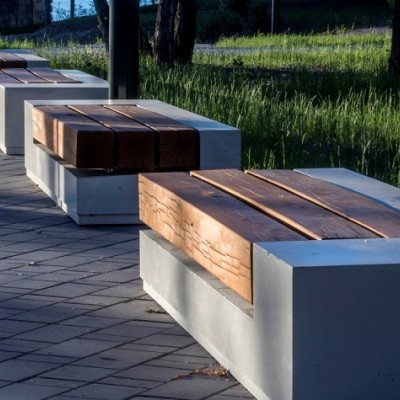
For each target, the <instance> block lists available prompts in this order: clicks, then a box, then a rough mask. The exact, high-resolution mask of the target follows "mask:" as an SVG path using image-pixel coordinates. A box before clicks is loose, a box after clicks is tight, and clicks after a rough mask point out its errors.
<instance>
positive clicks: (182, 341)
mask: <svg viewBox="0 0 400 400" xmlns="http://www.w3.org/2000/svg"><path fill="white" fill-rule="evenodd" d="M194 342H195V340H194V339H193V338H192V337H191V336H189V335H186V336H182V335H164V334H160V333H157V334H155V335H151V336H147V337H145V338H143V339H139V340H136V341H135V343H136V344H142V343H143V344H147V345H158V346H168V347H185V346H188V345H190V344H192V343H194Z"/></svg>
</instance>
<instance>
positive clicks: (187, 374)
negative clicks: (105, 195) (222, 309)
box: [0, 153, 253, 400]
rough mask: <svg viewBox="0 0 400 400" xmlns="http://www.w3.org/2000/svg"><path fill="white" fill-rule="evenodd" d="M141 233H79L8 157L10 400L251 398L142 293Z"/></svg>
mask: <svg viewBox="0 0 400 400" xmlns="http://www.w3.org/2000/svg"><path fill="white" fill-rule="evenodd" d="M141 228H144V227H143V226H116V225H108V226H91V227H87V226H86V227H85V226H78V225H76V224H75V222H73V221H72V220H71V219H70V218H69V217H68V216H67V215H66V214H65V213H64V212H63V211H62V210H61V209H60V208H59V207H57V206H55V204H54V203H53V201H52V200H51V199H49V198H48V197H47V195H45V194H44V193H43V192H41V191H40V190H39V189H38V188H37V186H36V185H35V184H34V183H32V182H31V181H30V180H29V179H28V178H27V177H26V175H25V168H24V162H23V158H22V157H21V156H7V155H4V154H2V153H0V399H2V400H14V399H16V400H24V399H27V400H44V399H52V400H56V399H57V400H73V399H77V398H79V399H86V400H125V399H127V400H128V399H133V398H135V399H148V400H151V399H153V400H156V399H175V400H177V399H182V400H184V399H188V400H189V399H190V400H194V399H211V400H228V399H233V400H235V399H238V398H247V399H249V398H253V397H252V396H251V395H250V394H249V393H248V392H247V391H246V390H245V389H244V388H243V386H241V385H240V384H239V383H238V382H237V381H236V380H235V379H234V378H233V377H232V376H231V375H230V374H229V373H226V372H225V371H224V370H223V369H222V368H221V366H220V365H219V364H218V363H217V362H216V361H215V359H214V358H212V357H211V356H210V355H209V354H208V353H207V352H206V351H205V350H204V349H203V348H202V347H201V346H200V345H199V344H198V343H197V342H196V341H195V340H194V339H193V338H192V337H191V336H189V335H188V334H187V333H186V332H185V331H184V330H183V329H182V328H181V327H180V326H179V325H177V323H176V322H175V321H174V320H173V319H172V318H171V317H170V316H169V315H168V314H166V313H165V311H164V310H163V309H161V307H160V306H159V305H157V303H155V302H154V301H153V300H152V299H151V298H150V297H149V296H148V295H147V294H146V293H145V292H144V291H143V287H142V281H141V279H140V277H139V243H138V237H139V230H140V229H141Z"/></svg>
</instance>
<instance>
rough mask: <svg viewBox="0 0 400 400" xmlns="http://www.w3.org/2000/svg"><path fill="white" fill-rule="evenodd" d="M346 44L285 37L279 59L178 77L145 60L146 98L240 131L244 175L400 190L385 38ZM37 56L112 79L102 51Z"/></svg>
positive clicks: (206, 60) (216, 66)
mask: <svg viewBox="0 0 400 400" xmlns="http://www.w3.org/2000/svg"><path fill="white" fill-rule="evenodd" d="M335 36H338V35H335ZM341 36H342V37H340V38H338V37H334V38H333V39H332V38H329V44H326V45H324V44H323V43H322V42H321V41H319V39H318V37H317V39H316V41H315V44H314V45H313V41H312V37H311V36H310V37H308V38H307V40H308V42H307V45H305V44H304V43H305V42H303V39H304V37H303V36H297V37H296V36H294V35H293V37H288V35H279V36H277V37H274V38H273V41H274V43H275V44H274V46H277V47H279V48H281V49H282V50H280V51H278V52H269V53H268V52H266V53H265V54H264V53H263V54H258V53H256V54H250V55H246V54H244V55H241V56H238V55H237V54H234V55H227V56H220V55H219V56H218V55H209V54H208V55H204V54H196V56H195V64H194V65H192V66H188V67H177V68H175V69H174V70H170V69H167V68H160V67H158V66H156V65H155V64H154V63H153V61H152V60H151V59H150V58H147V57H143V58H142V61H141V97H142V98H157V99H160V100H163V101H166V102H168V103H171V104H174V105H176V106H179V107H182V108H185V109H188V110H190V111H192V112H195V113H198V114H201V115H204V116H207V117H209V118H212V119H216V120H219V121H221V122H224V123H226V124H229V125H233V126H237V127H239V128H240V129H241V130H242V149H243V154H242V164H243V168H254V167H257V168H300V167H346V168H350V169H352V170H355V171H359V172H361V173H364V174H367V175H369V176H372V177H376V178H379V179H382V180H384V181H386V182H388V183H391V184H394V185H397V186H399V187H400V132H399V127H400V104H399V94H398V91H397V90H396V89H391V82H390V81H389V79H388V77H387V74H386V63H387V58H388V49H389V38H388V37H386V36H385V35H384V36H383V37H380V38H379V39H376V40H375V38H371V39H368V40H371V41H372V42H371V41H369V42H368V41H367V42H366V43H360V42H357V41H358V40H360V41H362V40H367V39H366V38H364V39H356V38H354V39H353V38H349V42H348V41H347V39H346V38H347V37H348V36H347V35H341ZM279 40H281V41H279ZM332 40H335V41H336V42H335V44H333V42H332ZM289 41H290V42H291V43H290V44H289V43H288V42H289ZM327 41H328V39H327ZM296 43H298V44H296ZM327 43H328V42H327ZM40 54H41V55H42V56H46V57H48V58H49V59H50V60H51V63H52V66H53V67H54V68H77V69H81V70H84V71H86V72H89V73H91V74H95V75H98V76H100V77H103V78H106V76H107V62H108V60H107V55H106V54H105V53H104V52H103V51H102V50H98V49H96V50H93V49H91V48H87V49H85V50H83V51H82V50H78V49H72V50H71V51H70V52H68V53H65V52H58V51H55V49H53V48H51V47H48V48H47V49H46V48H44V49H41V50H40ZM234 57H236V61H234V60H235V58H234ZM238 57H242V58H241V59H240V58H238ZM241 60H242V61H241Z"/></svg>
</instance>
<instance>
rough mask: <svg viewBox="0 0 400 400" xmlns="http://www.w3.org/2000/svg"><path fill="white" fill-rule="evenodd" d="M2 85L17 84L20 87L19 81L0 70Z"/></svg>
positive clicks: (0, 82)
mask: <svg viewBox="0 0 400 400" xmlns="http://www.w3.org/2000/svg"><path fill="white" fill-rule="evenodd" d="M2 83H17V84H18V83H20V84H21V85H22V82H21V81H19V80H18V79H15V78H13V77H12V76H10V75H7V74H5V73H4V72H3V71H1V70H0V84H2Z"/></svg>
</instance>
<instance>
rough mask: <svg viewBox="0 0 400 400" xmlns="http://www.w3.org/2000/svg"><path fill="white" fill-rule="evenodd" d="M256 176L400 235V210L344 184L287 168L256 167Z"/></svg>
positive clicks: (384, 234)
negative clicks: (354, 190)
mask: <svg viewBox="0 0 400 400" xmlns="http://www.w3.org/2000/svg"><path fill="white" fill-rule="evenodd" d="M247 173H248V174H251V175H253V176H256V177H258V178H260V179H263V180H265V181H268V182H271V183H273V184H274V185H277V186H280V187H282V188H284V189H285V190H288V191H290V192H292V193H295V194H296V195H298V196H301V197H303V198H305V199H307V200H309V201H312V202H313V203H315V204H318V205H320V206H322V207H324V208H326V209H327V210H330V211H333V212H335V213H337V214H338V215H341V216H343V217H345V218H347V219H349V220H350V221H354V222H356V223H357V224H359V225H361V226H364V227H366V228H367V229H370V230H371V231H373V232H375V233H376V234H378V235H380V236H382V237H400V212H399V211H398V210H395V209H392V208H390V207H386V206H385V205H383V204H380V203H378V202H377V201H374V200H373V199H371V198H368V197H365V196H362V195H360V194H358V193H355V192H352V191H350V190H347V189H345V188H342V187H340V186H337V185H334V184H332V183H329V182H325V181H322V180H319V179H315V178H311V177H309V176H306V175H304V174H300V173H297V172H294V171H286V170H252V171H247Z"/></svg>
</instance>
